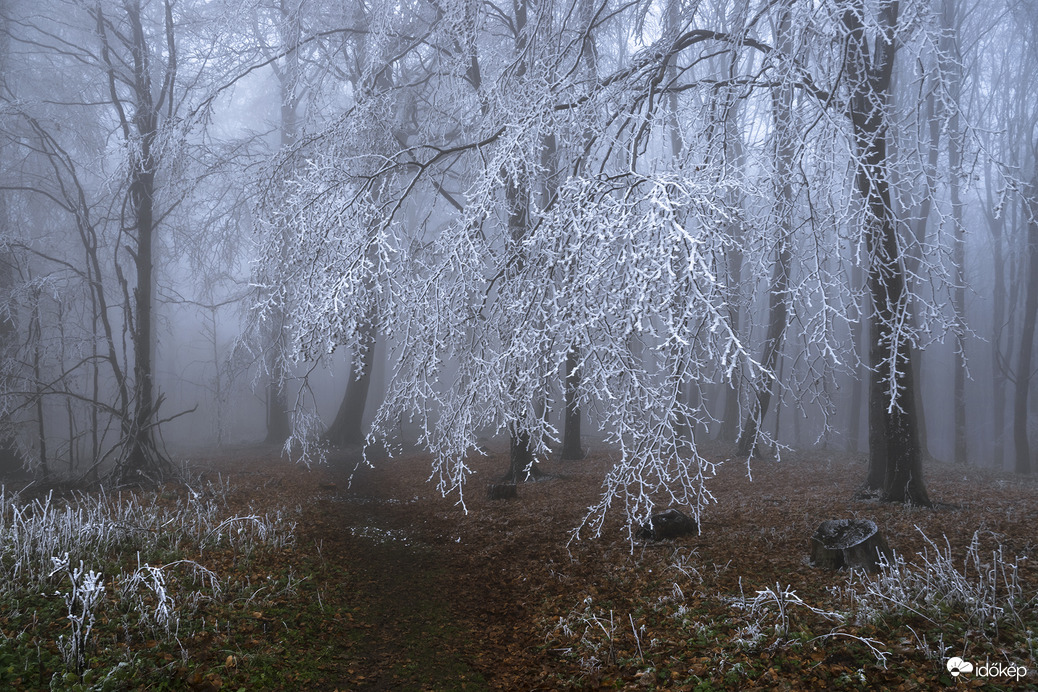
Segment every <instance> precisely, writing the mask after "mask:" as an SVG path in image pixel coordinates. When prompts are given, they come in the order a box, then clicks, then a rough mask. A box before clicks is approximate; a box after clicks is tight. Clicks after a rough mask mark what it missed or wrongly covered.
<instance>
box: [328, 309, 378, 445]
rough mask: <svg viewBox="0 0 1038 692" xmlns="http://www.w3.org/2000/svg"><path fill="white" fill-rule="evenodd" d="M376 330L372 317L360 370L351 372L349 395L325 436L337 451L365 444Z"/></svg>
mask: <svg viewBox="0 0 1038 692" xmlns="http://www.w3.org/2000/svg"><path fill="white" fill-rule="evenodd" d="M375 331H376V330H375V326H374V322H373V315H369V317H368V320H367V322H366V326H365V329H364V333H363V340H364V345H363V350H362V352H361V353H360V354H359V355H358V356H357V357H358V358H359V359H360V361H359V364H358V365H359V367H353V368H352V369H351V373H352V375H351V377H350V381H349V382H348V383H347V384H346V393H345V394H344V395H343V397H342V403H341V404H339V410H338V412H337V413H336V414H335V420H333V421H332V424H331V425H329V426H328V429H327V430H326V431H325V433H324V440H325V441H326V442H328V443H330V444H333V445H335V446H337V447H351V446H355V445H363V444H364V439H365V435H364V410H365V408H366V407H367V401H368V390H369V389H370V387H371V370H372V365H373V363H374V361H375V339H376V334H375Z"/></svg>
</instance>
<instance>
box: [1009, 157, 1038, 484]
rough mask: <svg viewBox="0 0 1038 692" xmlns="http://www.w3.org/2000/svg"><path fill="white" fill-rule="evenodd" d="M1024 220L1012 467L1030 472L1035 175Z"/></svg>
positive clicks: (1036, 291)
mask: <svg viewBox="0 0 1038 692" xmlns="http://www.w3.org/2000/svg"><path fill="white" fill-rule="evenodd" d="M1023 208H1024V215H1023V216H1024V223H1026V224H1027V294H1026V295H1025V296H1024V316H1023V324H1022V326H1021V328H1020V354H1019V356H1018V361H1017V367H1016V388H1015V389H1014V391H1013V445H1014V447H1015V451H1016V456H1015V457H1014V458H1015V462H1014V465H1013V470H1014V471H1016V472H1017V473H1023V474H1030V473H1031V446H1030V440H1028V437H1027V432H1028V431H1027V428H1028V425H1027V424H1028V418H1029V415H1028V398H1029V395H1030V392H1031V379H1032V378H1031V370H1032V361H1033V358H1034V331H1035V322H1036V319H1038V176H1036V177H1035V178H1032V180H1031V183H1030V184H1029V185H1028V186H1027V189H1026V190H1025V191H1024V199H1023Z"/></svg>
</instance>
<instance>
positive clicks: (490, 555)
mask: <svg viewBox="0 0 1038 692" xmlns="http://www.w3.org/2000/svg"><path fill="white" fill-rule="evenodd" d="M716 452H717V455H718V457H719V458H723V456H724V455H723V452H724V450H716ZM473 463H474V467H475V468H476V470H477V475H476V476H475V477H474V478H473V479H472V482H471V483H470V485H469V486H468V491H467V495H466V504H467V507H468V510H469V511H468V513H467V514H466V513H463V512H462V511H461V509H460V508H459V507H457V506H456V505H455V502H456V498H447V499H444V498H441V497H440V496H439V495H438V494H437V492H436V490H435V487H434V486H433V485H432V484H430V483H427V482H426V479H427V477H428V474H429V466H428V460H427V459H426V458H424V457H422V456H406V457H403V458H400V459H395V460H391V461H387V462H384V463H382V464H380V465H379V466H378V468H376V469H366V468H362V469H360V470H359V471H357V473H356V474H355V475H353V477H352V482H351V480H350V476H349V471H351V470H352V469H353V466H354V464H353V463H351V462H349V461H348V460H345V459H338V460H335V459H333V460H332V463H331V464H330V465H329V466H327V467H319V468H313V469H309V470H308V469H306V468H304V467H301V466H298V465H295V464H293V463H291V462H289V461H285V460H281V459H280V458H278V457H277V455H276V453H274V452H271V451H269V450H262V449H256V450H241V451H239V452H237V453H235V454H227V455H223V456H217V457H210V458H207V459H204V460H199V462H198V464H199V465H200V466H199V468H200V469H201V470H202V471H203V473H204V475H205V476H206V477H209V478H219V479H220V480H221V482H222V483H224V484H226V482H227V481H229V483H230V487H231V488H232V490H231V491H230V492H229V493H227V494H226V497H225V502H226V505H227V510H228V511H229V512H238V513H239V514H241V513H245V512H252V513H256V512H259V511H270V512H273V511H275V510H276V509H279V508H280V509H283V510H285V513H286V516H288V517H290V518H291V519H292V520H293V521H295V522H296V523H297V525H296V528H295V542H294V544H292V545H288V546H284V547H278V548H277V549H271V550H261V549H256V550H254V551H252V552H251V553H250V554H248V555H247V556H243V555H242V554H241V552H240V551H238V553H237V554H236V553H235V552H234V551H230V550H225V551H223V552H220V551H219V550H215V549H210V550H209V551H208V553H206V554H205V555H203V556H197V557H198V559H199V562H203V561H204V562H205V564H206V567H207V568H209V569H212V570H214V571H215V572H216V573H218V574H219V575H220V576H221V578H222V579H224V580H226V583H227V585H228V586H227V588H225V589H224V597H223V598H222V599H213V600H212V601H211V602H208V603H204V604H202V606H200V607H199V610H198V611H195V612H193V613H192V614H191V619H190V621H189V622H188V621H185V623H184V624H183V625H182V626H181V631H180V633H179V635H178V637H177V639H178V642H173V641H168V640H163V639H162V638H157V639H156V640H155V641H138V642H126V643H122V644H119V641H120V640H119V635H118V633H116V634H108V633H106V630H105V629H104V625H103V624H101V625H98V631H99V634H98V636H99V637H101V638H102V639H101V640H98V641H102V640H103V641H111V642H112V643H113V645H115V644H118V646H121V647H122V650H121V651H111V652H107V651H102V650H95V651H93V652H92V658H91V661H90V663H88V668H89V667H90V666H93V667H94V668H96V669H97V670H98V671H103V670H109V671H110V670H111V669H112V665H113V661H115V660H116V659H117V658H119V657H121V659H120V660H122V661H124V663H125V665H124V668H132V671H133V675H132V676H129V675H124V676H122V677H120V676H117V675H116V676H112V675H109V677H108V679H109V683H108V684H107V686H108V687H112V688H119V687H141V688H153V689H161V688H167V689H195V690H215V689H231V690H237V689H247V690H255V689H286V690H291V689H325V690H336V689H337V690H353V689H408V690H411V689H435V690H441V689H471V690H482V689H509V690H511V689H560V688H563V689H565V688H579V689H598V688H605V689H623V688H630V689H641V688H645V689H651V688H670V689H687V690H709V689H733V690H745V689H905V690H912V689H934V688H939V687H942V686H960V687H961V686H969V687H985V688H990V689H1027V688H1028V687H1031V688H1033V687H1035V686H1038V673H1036V672H1035V668H1036V661H1035V659H1036V650H1038V615H1036V613H1035V607H1036V602H1035V587H1036V585H1038V569H1036V568H1038V565H1036V564H1033V562H1034V559H1031V560H1028V559H1023V558H1024V556H1034V554H1035V552H1036V550H1035V549H1036V539H1035V527H1036V526H1038V488H1036V486H1035V484H1034V483H1031V482H1024V481H1021V480H1020V479H1019V478H1015V477H1006V478H1005V479H1002V478H999V477H996V476H992V475H990V474H985V473H982V472H979V471H976V470H971V469H957V468H953V467H946V466H939V465H935V464H934V465H931V466H930V467H929V468H928V478H927V482H928V486H929V490H930V493H931V496H932V497H933V498H934V499H935V500H937V501H939V502H940V503H942V504H940V505H939V507H938V508H937V509H919V508H906V507H901V506H889V505H883V504H879V503H876V502H872V501H866V500H853V499H851V498H852V496H853V494H854V491H855V489H856V488H857V486H858V484H859V483H860V480H861V479H862V478H863V476H864V473H865V468H864V464H863V462H861V461H860V460H857V461H855V460H847V459H845V458H842V457H832V456H829V455H827V454H825V453H812V454H810V455H807V454H801V455H795V454H790V455H785V456H784V457H783V460H782V461H781V462H780V463H776V462H772V461H757V462H755V463H754V466H753V481H752V482H751V481H750V480H749V479H748V478H747V477H746V467H745V464H743V463H742V462H737V461H729V462H727V463H725V464H724V465H723V466H722V467H721V470H720V474H719V477H718V478H717V479H715V480H714V482H713V484H712V486H711V487H712V489H713V492H714V493H715V495H716V496H717V499H718V502H717V503H716V504H714V505H711V506H710V507H709V508H708V510H707V511H706V513H705V514H704V516H703V521H702V534H701V535H698V536H689V537H686V538H681V539H677V540H673V541H662V542H659V543H640V542H636V543H634V544H633V546H632V544H631V543H630V542H629V541H628V538H627V533H626V531H625V530H624V529H623V527H622V525H621V521H620V518H619V517H615V518H613V519H612V520H611V521H609V522H607V524H606V526H605V528H604V533H603V536H602V537H601V538H599V539H594V540H581V541H570V537H571V533H570V532H571V530H572V528H573V527H575V526H576V525H577V524H578V523H579V521H580V519H581V518H582V516H583V514H584V512H585V511H586V507H587V506H588V505H590V504H592V503H593V501H594V500H595V498H596V497H597V494H598V492H599V488H600V483H601V479H602V477H603V474H604V472H605V469H606V466H607V464H608V463H609V457H608V454H607V453H599V454H593V455H592V456H590V457H589V458H588V459H586V460H584V461H580V462H565V463H562V462H549V463H548V464H546V465H545V466H544V470H546V471H548V472H549V473H551V474H553V475H554V476H555V477H554V478H553V479H551V480H548V481H544V482H538V483H531V484H526V485H523V486H521V487H520V488H519V498H518V499H516V500H503V501H490V500H487V499H485V498H484V493H483V489H484V485H485V483H486V482H488V481H490V480H492V479H494V478H495V477H496V476H498V475H499V474H500V473H501V472H502V471H503V469H504V467H505V457H504V455H503V454H497V455H492V456H490V457H488V458H485V459H478V460H475V461H474V462H473ZM170 492H171V493H172V492H173V491H170ZM851 517H857V518H868V519H872V520H874V521H875V522H876V523H877V524H878V525H879V526H880V529H881V531H882V532H883V533H884V535H885V536H886V538H887V541H888V542H889V544H890V546H891V547H892V548H893V549H894V550H895V551H897V552H898V553H899V554H901V555H903V556H904V557H906V558H908V562H907V563H904V564H902V565H900V568H899V569H900V571H898V572H896V573H888V575H887V581H886V582H884V584H885V585H884V586H882V588H881V587H879V586H875V587H873V588H872V589H871V590H870V589H869V588H868V585H869V584H870V583H872V584H875V583H876V582H869V581H867V578H866V577H863V576H861V575H849V574H847V573H835V572H828V571H824V570H820V569H816V568H814V567H812V566H810V565H809V564H808V562H807V560H806V555H807V551H808V539H809V537H810V536H811V534H812V533H813V532H814V530H815V528H816V527H817V526H818V524H820V523H821V522H822V521H824V520H826V519H833V518H851ZM927 537H928V538H929V539H930V541H932V542H933V543H929V542H928V541H927ZM946 540H947V542H946ZM971 541H972V542H974V543H973V545H974V547H973V551H972V554H973V555H974V559H973V560H972V561H968V560H967V555H968V553H969V548H970V544H971ZM998 546H1001V550H1002V552H1001V556H1000V557H999V556H993V555H992V553H993V551H995V550H997V548H998ZM944 557H949V558H950V563H948V564H945V563H944V562H942V559H943V558H944ZM927 560H928V561H929V562H930V565H931V567H930V569H929V570H927V569H926V568H925V564H926V561H927ZM1014 566H1015V567H1016V568H1017V569H1016V570H1015V573H1014V570H1013V567H1014ZM974 587H976V588H974ZM52 600H53V599H52ZM11 607H12V606H11V604H5V608H7V609H8V611H10V609H11ZM29 610H30V608H29V606H27V605H25V604H23V606H22V608H21V610H20V611H19V612H18V613H17V617H15V616H12V614H11V613H10V612H8V614H7V617H6V618H4V619H3V620H2V621H0V628H2V631H3V636H4V643H3V644H2V645H0V659H3V660H0V665H2V666H4V670H5V671H7V672H6V677H5V682H6V684H9V685H12V686H14V687H16V688H23V689H32V688H38V687H46V686H47V685H48V684H52V683H51V681H52V680H53V679H54V673H55V672H60V670H61V667H60V662H59V661H58V660H57V657H56V654H55V650H54V648H53V646H52V645H51V644H48V642H53V641H54V639H55V638H56V637H57V636H60V633H61V631H62V628H67V627H68V623H67V622H65V618H63V617H62V615H63V611H62V610H61V608H59V607H53V606H51V607H49V610H48V609H47V608H43V609H42V610H40V611H39V612H40V613H42V617H41V616H40V615H37V616H36V617H37V619H36V624H35V625H33V626H32V627H27V626H25V625H24V624H19V623H24V622H26V620H25V618H26V617H27V616H28V613H29ZM19 618H20V619H19ZM202 620H204V624H203V623H202ZM19 628H21V629H19ZM19 631H22V632H25V633H27V634H22V635H19ZM18 636H22V642H23V644H24V643H25V642H30V641H31V642H35V646H36V648H35V649H31V650H32V651H33V652H38V653H33V655H34V656H37V658H38V660H37V661H26V660H22V659H23V658H24V657H25V656H26V651H29V650H30V648H29V647H28V645H19V644H18V641H19V640H18V639H17V637H18ZM104 637H109V639H103V638H104ZM167 639H168V638H167ZM118 646H116V647H115V648H118ZM48 647H50V648H48ZM951 656H960V657H962V658H963V659H965V660H967V661H970V662H972V663H974V664H975V666H976V667H977V669H979V666H980V665H981V664H984V663H985V662H988V663H996V662H997V663H999V664H1000V666H1001V668H999V669H998V670H996V671H991V670H988V671H987V672H988V673H991V672H996V673H998V675H995V676H991V675H988V676H987V677H985V676H982V675H979V674H978V670H977V669H975V671H974V672H973V673H964V674H962V675H960V676H959V677H952V676H951V674H950V673H949V672H948V670H947V668H946V667H945V662H946V660H947V659H948V658H949V657H951ZM1011 664H1015V665H1016V666H1017V668H1015V669H1010V668H1009V667H1008V666H1010V665H1011ZM1021 666H1024V667H1026V668H1027V674H1026V675H1025V676H1023V677H1022V678H1020V679H1019V680H1016V679H1014V678H1013V677H1012V676H1013V675H1014V674H1015V675H1018V674H1019V673H1020V667H1021ZM61 679H62V680H65V681H66V682H67V683H68V685H69V686H76V685H78V686H80V687H83V688H87V689H89V688H90V687H98V686H100V683H99V682H96V680H97V679H99V676H91V677H90V678H89V679H87V682H86V683H84V682H82V680H84V678H76V677H75V676H65V677H64V678H61ZM77 680H78V682H77Z"/></svg>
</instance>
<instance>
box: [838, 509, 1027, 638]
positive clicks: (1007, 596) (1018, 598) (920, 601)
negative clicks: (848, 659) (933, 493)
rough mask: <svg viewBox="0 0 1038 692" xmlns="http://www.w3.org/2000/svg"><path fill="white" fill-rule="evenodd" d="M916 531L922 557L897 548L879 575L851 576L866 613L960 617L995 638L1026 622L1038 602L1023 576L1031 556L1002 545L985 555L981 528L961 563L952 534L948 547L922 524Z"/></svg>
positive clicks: (861, 610) (862, 611)
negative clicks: (1022, 569) (1012, 553)
mask: <svg viewBox="0 0 1038 692" xmlns="http://www.w3.org/2000/svg"><path fill="white" fill-rule="evenodd" d="M916 530H917V531H919V534H920V535H921V536H922V537H923V540H924V541H925V546H924V549H923V552H921V553H919V554H918V558H919V560H918V561H917V562H914V563H913V562H908V561H906V560H905V558H904V556H902V555H899V554H897V553H895V554H894V555H893V557H892V558H890V559H886V558H883V559H882V560H881V562H880V572H879V574H878V575H877V576H876V577H874V578H869V577H866V576H857V577H855V576H852V577H851V579H852V581H851V584H850V588H849V590H848V596H850V598H851V600H852V602H853V603H854V606H855V610H856V612H857V613H858V615H859V616H860V617H862V618H864V619H875V618H876V617H877V616H879V615H882V614H890V613H897V612H901V613H912V614H915V615H918V616H920V617H922V618H924V619H926V620H928V621H930V622H933V623H935V624H937V623H940V622H942V621H944V620H947V619H948V618H949V617H955V618H957V619H961V620H964V621H965V622H967V623H968V624H969V625H971V626H972V627H973V628H974V629H975V630H977V631H979V632H982V633H984V634H985V635H986V636H988V637H989V638H991V639H997V638H998V636H999V629H1000V628H1001V627H1003V626H1005V625H1009V624H1011V625H1014V626H1023V625H1024V621H1023V617H1022V615H1023V614H1024V613H1027V612H1028V611H1029V610H1030V609H1032V608H1033V606H1034V603H1035V597H1034V596H1031V597H1030V598H1028V597H1026V596H1025V593H1024V588H1023V584H1022V583H1021V581H1020V576H1019V575H1020V563H1021V562H1022V561H1023V560H1026V559H1027V558H1026V557H1020V556H1017V557H1014V558H1013V559H1012V560H1010V559H1009V558H1007V556H1006V555H1005V551H1004V548H1003V547H1002V545H1000V544H999V545H997V546H996V547H995V548H993V549H992V550H991V551H990V553H987V554H982V552H981V547H980V544H981V532H980V531H977V532H975V533H974V534H973V538H972V540H971V541H970V544H969V546H968V547H967V548H966V554H965V556H964V558H963V560H962V562H961V566H960V565H959V564H957V563H956V560H955V559H954V558H953V557H952V550H951V545H950V544H949V542H948V539H947V537H945V539H944V547H943V548H942V547H941V546H939V545H938V544H937V543H936V542H935V541H933V540H931V539H930V538H929V537H927V536H926V534H924V533H923V532H922V530H920V529H919V527H916ZM989 556H990V557H989ZM855 581H857V582H858V583H857V585H855V583H854V582H855Z"/></svg>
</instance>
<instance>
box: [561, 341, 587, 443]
mask: <svg viewBox="0 0 1038 692" xmlns="http://www.w3.org/2000/svg"><path fill="white" fill-rule="evenodd" d="M579 362H580V351H579V349H578V347H577V346H571V347H570V349H569V352H567V353H566V417H565V421H564V429H563V435H562V454H561V457H562V458H563V459H566V460H570V461H574V460H577V459H583V458H584V456H585V452H584V448H583V447H582V446H581V443H580V418H581V416H580V405H579V404H578V402H577V392H579V391H580V370H578V369H577V364H578V363H579Z"/></svg>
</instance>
